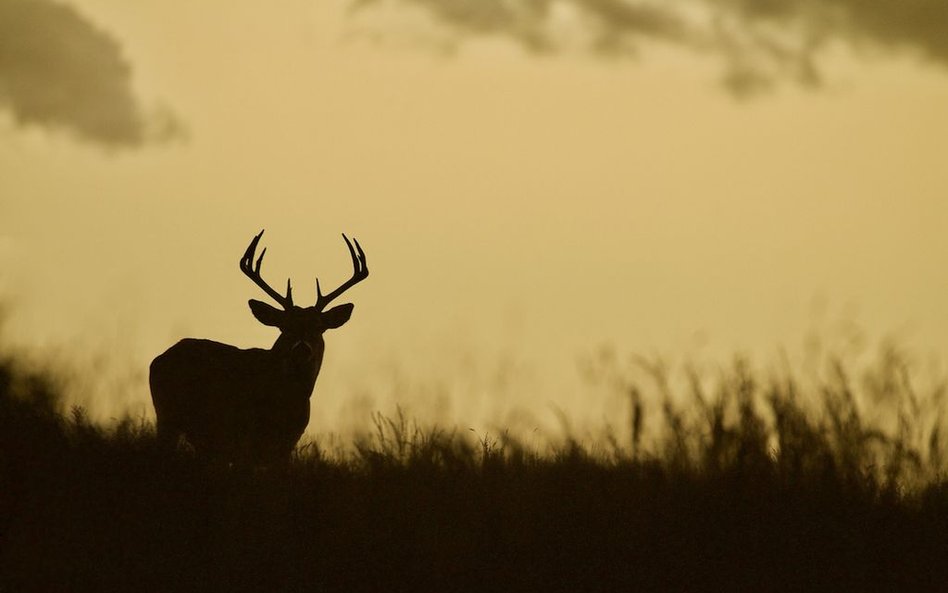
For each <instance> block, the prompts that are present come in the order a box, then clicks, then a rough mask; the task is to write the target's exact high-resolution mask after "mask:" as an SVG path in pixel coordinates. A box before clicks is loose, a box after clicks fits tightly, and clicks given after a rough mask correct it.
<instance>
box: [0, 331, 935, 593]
mask: <svg viewBox="0 0 948 593" xmlns="http://www.w3.org/2000/svg"><path fill="white" fill-rule="evenodd" d="M825 362H826V364H825V365H824V372H823V373H822V374H821V375H820V378H819V380H816V381H810V380H806V381H805V380H803V379H802V378H800V377H797V376H794V373H792V372H790V371H784V372H781V373H775V374H769V375H766V376H764V373H761V372H759V371H752V370H751V369H750V367H749V365H747V364H745V363H741V362H737V363H735V364H733V365H731V366H728V367H727V369H726V370H725V371H722V373H720V375H719V376H717V377H716V378H713V380H711V381H710V382H709V381H706V380H704V379H702V378H700V377H697V376H694V375H688V374H687V373H684V375H683V380H682V381H677V382H676V381H672V380H670V379H668V377H666V376H665V374H664V372H663V371H661V370H657V369H653V371H654V372H653V373H652V375H653V379H654V381H652V382H651V383H649V384H648V385H644V384H632V383H630V384H628V385H625V386H623V389H626V390H627V393H628V394H629V416H628V421H627V422H628V430H627V431H626V432H625V433H623V436H622V437H618V436H610V434H609V433H604V434H603V436H602V438H599V439H588V440H587V439H580V438H578V437H576V436H570V435H565V436H564V437H563V438H562V439H561V440H558V441H552V442H548V443H544V444H543V445H535V444H531V445H528V444H526V443H525V442H524V441H522V440H520V439H519V438H518V437H517V436H516V435H511V434H505V433H503V432H501V433H500V434H498V435H478V434H474V433H472V432H470V431H468V430H467V429H463V430H450V429H444V428H438V427H418V426H415V425H414V423H413V422H411V420H410V419H408V418H406V417H405V415H403V414H395V415H393V416H392V417H386V416H382V415H377V416H375V417H374V423H375V431H374V432H370V433H366V434H365V435H362V436H360V437H358V438H355V439H353V441H352V442H351V443H348V444H346V445H345V446H343V445H338V444H337V445H334V446H332V447H329V446H325V445H322V444H321V443H320V442H319V441H317V442H310V443H306V444H304V445H303V446H301V447H300V449H299V450H298V452H297V454H296V456H295V457H294V459H293V460H292V461H291V462H290V463H288V464H287V465H285V466H281V467H270V468H247V467H229V466H223V465H219V464H208V463H204V462H202V461H201V460H200V459H197V458H195V456H194V455H193V454H192V453H191V452H189V451H188V450H187V449H186V448H181V450H179V451H178V452H176V453H174V454H168V453H163V452H162V451H161V450H159V449H158V448H157V447H156V443H155V439H154V432H153V427H152V426H151V425H150V424H149V423H147V422H144V421H141V420H134V419H126V420H123V421H120V422H118V423H116V424H113V425H109V426H100V425H97V424H94V423H92V422H90V421H89V420H88V419H87V418H86V417H85V416H84V414H83V412H82V411H81V410H79V409H73V410H63V409H61V407H60V403H59V402H60V399H61V398H60V395H59V391H58V390H59V387H57V385H58V383H57V381H56V380H55V373H53V372H50V371H42V370H39V371H38V370H35V369H34V370H29V369H27V368H25V366H24V365H23V364H21V363H20V362H19V361H18V359H17V358H16V357H12V356H8V357H6V358H4V359H3V360H2V362H0V591H3V592H7V591H9V592H28V591H44V592H47V591H76V592H81V591H138V592H146V591H176V592H186V591H227V592H236V591H327V592H328V591H350V592H352V591H823V590H827V591H945V590H948V563H946V561H945V559H946V558H948V483H946V482H945V481H944V478H943V475H944V473H943V472H944V468H945V463H946V461H948V458H946V452H948V451H946V436H945V434H944V429H943V428H942V424H941V422H942V416H943V408H942V402H943V400H944V399H945V398H944V395H945V388H944V384H943V383H941V382H938V381H932V382H929V383H930V384H929V385H928V387H926V388H925V389H924V390H923V389H920V388H919V387H917V386H916V385H915V383H916V382H917V381H916V380H915V378H914V376H913V375H912V371H911V370H910V369H911V367H910V365H908V364H907V363H906V362H905V360H904V359H903V358H902V357H900V355H899V354H898V352H897V351H896V350H895V349H891V350H886V351H885V352H883V354H882V355H880V356H879V357H878V358H877V359H876V360H875V362H873V363H872V365H871V366H870V367H868V368H866V369H863V370H862V371H859V372H858V373H857V372H855V371H852V370H851V369H849V368H848V367H847V365H846V364H844V362H843V361H839V360H828V361H825ZM670 385H684V387H671V386H670ZM682 389H683V391H681V390H682ZM872 406H876V407H878V408H880V409H885V410H889V411H890V412H891V413H889V414H887V415H882V416H879V417H878V418H877V417H876V416H875V415H874V414H873V409H874V408H872ZM879 418H881V419H879ZM626 433H627V434H626Z"/></svg>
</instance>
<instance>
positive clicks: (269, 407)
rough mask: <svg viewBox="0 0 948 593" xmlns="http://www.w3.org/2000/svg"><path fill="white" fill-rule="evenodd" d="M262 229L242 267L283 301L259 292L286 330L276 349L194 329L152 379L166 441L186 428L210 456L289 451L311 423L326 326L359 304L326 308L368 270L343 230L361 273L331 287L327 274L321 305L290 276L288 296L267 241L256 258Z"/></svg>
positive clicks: (258, 459)
mask: <svg viewBox="0 0 948 593" xmlns="http://www.w3.org/2000/svg"><path fill="white" fill-rule="evenodd" d="M261 237H263V231H260V233H258V234H257V235H255V236H254V238H253V240H251V241H250V245H249V246H248V247H247V250H246V251H245V252H244V255H243V257H241V258H240V271H241V272H243V273H244V275H246V276H247V277H248V278H250V279H251V280H252V281H253V282H254V284H256V285H257V286H259V287H260V288H261V289H263V291H264V292H265V293H266V294H267V295H268V296H269V297H270V298H272V299H273V300H274V301H275V302H276V303H277V304H278V305H279V306H280V308H276V307H273V306H271V305H268V304H267V303H264V302H262V301H258V300H254V299H250V301H249V305H250V312H251V313H252V314H253V316H254V317H255V318H256V319H257V321H259V322H260V323H262V324H264V325H266V326H270V327H275V328H277V329H279V330H280V336H279V337H278V338H277V340H276V342H274V343H273V346H272V347H271V348H270V349H269V350H268V349H263V348H250V349H240V348H237V347H236V346H231V345H229V344H222V343H220V342H214V341H211V340H203V339H196V338H185V339H183V340H181V341H179V342H178V343H177V344H175V345H174V346H172V347H171V348H169V349H168V350H166V351H165V352H164V353H162V354H160V355H158V356H157V357H156V358H155V359H154V360H153V361H152V363H151V366H150V369H149V377H148V381H149V386H150V388H151V397H152V403H153V404H154V407H155V415H156V417H157V440H158V442H159V444H160V445H161V446H162V447H164V448H171V449H173V448H176V447H177V446H178V444H179V442H180V440H181V438H182V437H183V438H184V440H185V441H186V442H187V443H188V444H189V445H190V446H191V447H192V448H193V449H194V451H195V453H196V454H197V455H198V456H200V457H202V458H207V459H214V460H223V461H225V462H227V463H251V464H263V465H266V464H270V463H278V462H283V461H286V460H288V459H289V458H290V456H291V454H292V453H293V451H294V449H295V448H296V444H297V442H298V441H299V439H300V437H301V436H302V435H303V431H304V430H305V429H306V426H307V424H309V416H310V398H311V396H312V394H313V390H314V388H315V386H316V377H317V376H318V375H319V370H320V367H321V366H322V362H323V353H324V351H325V342H324V340H323V332H325V331H326V330H329V329H337V328H339V327H341V326H342V325H343V324H345V323H346V322H347V321H348V320H349V317H350V316H351V315H352V309H353V307H354V305H352V304H351V303H347V304H344V305H337V306H335V307H332V308H331V309H328V310H326V307H327V306H328V305H329V303H331V302H332V301H333V300H335V299H336V298H338V297H339V296H341V295H342V294H343V293H344V292H346V291H347V290H349V289H350V288H352V287H353V286H355V285H356V284H358V283H359V282H361V281H363V280H365V279H366V278H367V277H368V275H369V269H368V267H367V265H366V259H365V252H364V251H363V250H362V247H361V246H360V245H359V242H358V241H357V240H355V239H354V238H353V240H352V241H350V240H349V238H348V237H346V235H345V234H343V235H342V238H343V240H345V242H346V246H347V247H348V248H349V254H350V256H351V257H352V267H353V273H352V277H351V278H349V280H347V281H345V282H343V283H342V284H341V285H340V286H339V287H338V288H336V289H335V290H333V291H331V292H330V293H329V294H326V295H324V294H323V293H322V291H321V289H320V286H319V279H318V278H317V279H316V304H315V305H313V306H311V307H298V306H296V305H294V304H293V289H292V286H291V285H290V280H287V282H286V294H285V295H283V294H280V292H279V291H277V290H275V289H273V288H272V287H271V286H270V285H269V284H267V282H266V281H264V279H263V277H262V276H261V274H260V268H261V265H262V264H263V256H264V255H265V254H266V252H267V250H266V247H264V248H263V251H261V253H260V256H259V257H257V258H256V263H254V257H255V254H256V250H257V245H258V244H259V242H260V239H261Z"/></svg>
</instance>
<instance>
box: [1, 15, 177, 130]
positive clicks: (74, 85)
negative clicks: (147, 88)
mask: <svg viewBox="0 0 948 593" xmlns="http://www.w3.org/2000/svg"><path fill="white" fill-rule="evenodd" d="M131 79H132V69H131V66H130V65H129V63H128V61H127V60H126V59H125V57H124V56H123V55H122V48H121V46H120V45H119V43H118V41H117V40H116V39H115V38H114V37H112V36H111V35H110V34H109V33H107V32H105V31H103V30H102V29H100V28H98V27H96V26H95V25H93V24H92V23H90V22H89V21H88V20H87V19H86V18H85V17H84V16H83V15H82V14H80V13H79V12H78V11H77V10H75V9H74V8H72V7H70V6H67V5H65V4H62V3H59V2H56V1H54V0H0V109H3V110H6V111H9V113H10V114H11V115H12V118H13V121H14V122H15V123H16V124H17V125H20V126H41V127H44V128H48V129H57V130H67V131H69V132H71V133H73V134H74V135H75V136H76V137H78V138H80V139H82V140H86V141H90V142H94V143H97V144H99V145H103V146H108V147H115V148H119V147H136V146H140V145H142V144H145V143H146V142H149V141H154V140H161V139H166V138H170V137H173V136H177V135H179V134H180V132H181V127H180V125H179V124H178V123H177V120H176V119H175V118H174V117H173V116H172V115H171V114H170V113H167V112H166V113H151V114H146V113H145V111H144V110H143V108H142V106H141V104H140V103H139V101H138V99H137V97H136V96H135V94H134V92H133V91H132V83H131Z"/></svg>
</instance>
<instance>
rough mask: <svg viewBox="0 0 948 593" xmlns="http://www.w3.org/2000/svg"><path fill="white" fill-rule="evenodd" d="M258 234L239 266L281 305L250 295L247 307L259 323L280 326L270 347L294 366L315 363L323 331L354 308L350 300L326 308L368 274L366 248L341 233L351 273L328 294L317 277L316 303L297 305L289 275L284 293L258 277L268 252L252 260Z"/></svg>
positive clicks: (319, 357)
mask: <svg viewBox="0 0 948 593" xmlns="http://www.w3.org/2000/svg"><path fill="white" fill-rule="evenodd" d="M261 237H263V231H260V233H259V234H257V235H256V236H255V237H254V238H253V240H252V241H250V245H249V246H248V247H247V250H246V251H245V252H244V255H243V257H242V258H240V270H241V271H242V272H243V273H244V274H246V275H247V277H248V278H250V279H251V280H253V282H254V284H256V285H257V286H259V287H260V288H262V289H263V291H264V292H266V293H267V294H268V295H270V297H271V298H272V299H273V300H274V301H276V302H277V304H279V305H280V307H281V308H280V309H277V308H276V307H273V306H270V305H268V304H267V303H264V302H262V301H258V300H255V299H250V301H249V303H248V304H249V305H250V311H251V313H253V316H254V317H256V318H257V321H259V322H260V323H262V324H264V325H268V326H272V327H276V328H277V329H279V330H280V338H279V339H278V340H277V342H276V343H275V344H274V347H273V350H275V351H278V352H280V353H282V354H287V355H288V356H289V357H290V358H291V360H292V361H293V363H294V365H295V366H305V365H307V364H308V363H310V362H312V361H314V360H315V361H317V364H318V361H321V360H322V353H323V348H324V343H323V338H322V335H323V332H324V331H326V330H327V329H336V328H337V327H340V326H342V325H343V324H344V323H345V322H347V321H348V320H349V317H350V316H351V315H352V309H353V305H352V304H351V303H346V304H344V305H337V306H335V307H333V308H331V309H329V310H328V311H327V310H326V307H327V306H328V305H329V303H331V302H332V301H333V300H334V299H336V298H337V297H339V296H340V295H342V293H344V292H345V291H347V290H348V289H349V288H351V287H353V286H355V285H356V284H358V283H359V282H361V281H363V280H365V279H366V278H368V276H369V269H368V267H367V266H366V261H365V252H363V251H362V246H361V245H359V241H357V240H355V239H353V240H352V241H350V240H349V238H348V237H346V236H345V234H343V235H342V238H343V240H345V242H346V247H348V248H349V255H350V256H351V257H352V268H353V271H352V277H351V278H349V280H347V281H346V282H343V283H342V284H341V285H340V286H339V287H338V288H336V289H335V290H333V291H332V292H330V293H329V294H327V295H324V294H323V293H322V290H321V288H320V285H319V279H318V278H317V279H316V304H315V305H313V306H312V307H298V306H296V305H294V304H293V287H292V286H291V285H290V281H289V279H288V280H287V281H286V295H282V294H280V293H279V292H278V291H276V290H274V289H273V287H271V286H270V285H269V284H267V283H266V281H264V280H263V278H262V277H261V275H260V267H261V265H262V264H263V256H264V255H266V253H267V249H266V247H264V248H263V250H262V251H261V252H260V256H259V257H257V259H256V263H254V256H255V254H256V251H257V244H258V243H259V242H260V238H261ZM317 371H318V368H317Z"/></svg>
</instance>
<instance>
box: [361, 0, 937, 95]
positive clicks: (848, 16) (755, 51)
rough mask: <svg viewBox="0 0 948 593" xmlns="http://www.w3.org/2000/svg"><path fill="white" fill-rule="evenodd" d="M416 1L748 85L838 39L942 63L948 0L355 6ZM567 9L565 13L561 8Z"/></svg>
mask: <svg viewBox="0 0 948 593" xmlns="http://www.w3.org/2000/svg"><path fill="white" fill-rule="evenodd" d="M382 5H387V6H400V7H409V6H411V7H415V8H416V9H421V10H422V11H424V12H426V13H428V14H429V15H431V16H432V17H434V20H435V21H436V22H438V23H439V24H440V25H442V26H443V27H446V28H447V29H448V30H450V31H451V32H452V34H453V35H454V36H455V38H456V39H458V40H463V39H464V38H467V37H474V36H486V35H493V36H501V37H507V38H510V39H513V40H514V41H516V42H518V43H519V44H521V45H522V46H523V47H524V48H526V49H527V50H528V51H530V52H536V53H555V52H559V51H563V50H564V49H565V48H567V47H571V46H572V45H573V44H574V43H573V42H574V39H572V38H571V37H570V36H568V35H563V33H562V31H563V27H562V21H564V20H568V21H569V22H570V24H571V25H572V28H573V30H577V29H578V30H579V31H580V33H581V34H582V38H583V39H584V43H583V45H585V47H586V48H587V49H588V50H589V51H592V52H593V53H594V54H596V55H608V56H617V55H618V56H622V55H635V54H637V53H638V50H639V49H640V48H641V47H642V46H643V45H644V44H649V43H664V44H668V45H672V46H678V47H685V48H687V49H689V50H692V51H695V52H697V53H701V54H708V55H712V56H716V57H717V58H718V59H719V60H720V61H721V62H722V64H723V66H724V74H723V75H722V82H723V83H724V84H725V85H726V86H727V88H729V89H730V90H731V91H733V92H734V93H736V94H749V93H754V92H757V91H760V90H764V89H767V88H770V87H772V86H773V85H774V84H776V83H777V82H779V81H781V80H785V79H790V80H794V81H796V82H798V83H800V84H803V85H807V86H816V85H819V84H820V82H821V74H820V68H819V61H820V59H821V57H822V56H823V54H824V53H825V50H826V49H827V48H828V47H829V46H831V45H832V44H834V43H841V44H844V45H847V46H850V47H851V48H853V49H856V50H863V49H869V50H873V51H882V52H889V53H894V52H909V53H912V54H914V55H916V56H919V57H921V58H924V59H926V60H928V61H930V62H932V63H934V64H936V65H939V66H942V67H948V2H946V0H678V1H675V2H673V1H671V0H660V1H659V0H353V4H352V6H353V8H354V9H355V12H359V11H361V10H366V9H372V8H378V7H381V6H382ZM564 15H566V16H565V17H564Z"/></svg>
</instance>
